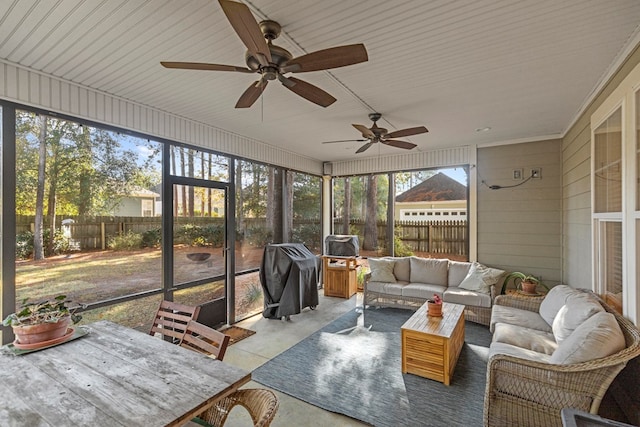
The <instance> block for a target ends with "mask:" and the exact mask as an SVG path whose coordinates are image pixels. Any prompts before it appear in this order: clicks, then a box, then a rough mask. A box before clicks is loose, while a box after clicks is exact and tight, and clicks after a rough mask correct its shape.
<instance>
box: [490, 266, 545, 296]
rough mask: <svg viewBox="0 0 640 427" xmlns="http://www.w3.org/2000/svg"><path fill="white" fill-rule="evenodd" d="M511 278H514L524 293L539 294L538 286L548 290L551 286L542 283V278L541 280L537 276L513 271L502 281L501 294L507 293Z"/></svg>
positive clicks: (518, 287) (517, 287)
mask: <svg viewBox="0 0 640 427" xmlns="http://www.w3.org/2000/svg"><path fill="white" fill-rule="evenodd" d="M510 280H513V283H514V284H515V286H516V289H517V290H519V291H521V292H522V293H523V294H527V295H537V294H538V291H537V289H538V286H542V287H543V288H545V289H546V290H547V291H548V290H549V287H548V286H547V285H545V284H544V283H542V280H540V279H539V278H537V277H536V276H532V275H530V274H525V273H521V272H519V271H514V272H513V273H509V274H507V276H506V277H505V278H504V282H502V291H501V292H500V293H501V294H505V293H506V291H507V285H508V284H509V281H510Z"/></svg>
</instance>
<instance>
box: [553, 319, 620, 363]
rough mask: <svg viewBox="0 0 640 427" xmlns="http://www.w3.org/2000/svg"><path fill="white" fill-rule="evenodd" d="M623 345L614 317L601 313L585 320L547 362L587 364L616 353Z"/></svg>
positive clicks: (618, 326)
mask: <svg viewBox="0 0 640 427" xmlns="http://www.w3.org/2000/svg"><path fill="white" fill-rule="evenodd" d="M625 345H626V344H625V340H624V335H623V334H622V331H621V330H620V325H618V321H617V320H616V318H615V316H614V315H613V314H611V313H607V312H606V311H601V312H600V313H596V314H594V315H593V316H591V317H590V318H588V319H587V320H585V321H584V322H583V323H582V324H581V325H579V326H578V327H577V328H576V330H575V331H573V333H572V334H571V335H569V336H568V337H567V338H566V339H565V340H564V341H562V343H561V344H560V345H559V346H558V348H557V349H556V351H555V352H554V353H553V354H552V355H551V358H550V359H549V362H550V363H554V364H560V365H567V364H570V363H581V362H587V361H589V360H595V359H599V358H601V357H606V356H610V355H612V354H614V353H617V352H618V351H620V350H622V349H623V348H625Z"/></svg>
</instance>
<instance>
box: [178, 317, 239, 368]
mask: <svg viewBox="0 0 640 427" xmlns="http://www.w3.org/2000/svg"><path fill="white" fill-rule="evenodd" d="M229 339H230V337H229V336H228V335H225V334H223V333H222V332H220V331H216V330H215V329H213V328H210V327H208V326H205V325H203V324H202V323H198V322H196V321H195V320H190V321H189V323H187V329H186V331H185V334H184V335H183V337H182V341H181V342H180V346H182V347H185V348H189V349H191V350H195V351H197V352H200V353H204V354H207V355H213V356H215V358H216V359H218V360H222V359H223V358H224V353H225V352H226V351H227V346H228V345H229Z"/></svg>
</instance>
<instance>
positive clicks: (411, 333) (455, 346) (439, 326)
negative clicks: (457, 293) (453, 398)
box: [401, 302, 464, 385]
mask: <svg viewBox="0 0 640 427" xmlns="http://www.w3.org/2000/svg"><path fill="white" fill-rule="evenodd" d="M443 304H444V305H443V307H442V313H443V316H442V317H430V316H427V305H426V304H424V305H423V306H422V307H420V308H419V309H418V310H417V311H416V312H415V313H414V315H413V316H411V318H409V320H407V321H406V322H405V324H404V325H402V328H401V336H402V373H404V374H406V373H409V374H415V375H419V376H421V377H424V378H429V379H432V380H435V381H440V382H442V383H444V384H445V385H449V384H450V383H451V377H452V375H453V371H454V369H455V367H456V363H457V361H458V357H459V356H460V351H461V350H462V345H463V344H464V306H463V305H460V304H452V303H446V302H445V303H443Z"/></svg>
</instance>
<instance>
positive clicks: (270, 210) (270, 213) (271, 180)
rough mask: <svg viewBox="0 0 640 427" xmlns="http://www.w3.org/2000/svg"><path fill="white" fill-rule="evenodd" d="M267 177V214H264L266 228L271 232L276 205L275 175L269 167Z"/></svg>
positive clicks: (273, 169) (273, 170)
mask: <svg viewBox="0 0 640 427" xmlns="http://www.w3.org/2000/svg"><path fill="white" fill-rule="evenodd" d="M268 173H269V175H268V180H267V213H266V218H267V228H268V229H269V230H273V227H274V226H275V209H276V206H275V205H276V203H275V200H273V199H274V197H275V181H276V174H275V168H273V167H270V166H269V172H268Z"/></svg>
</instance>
